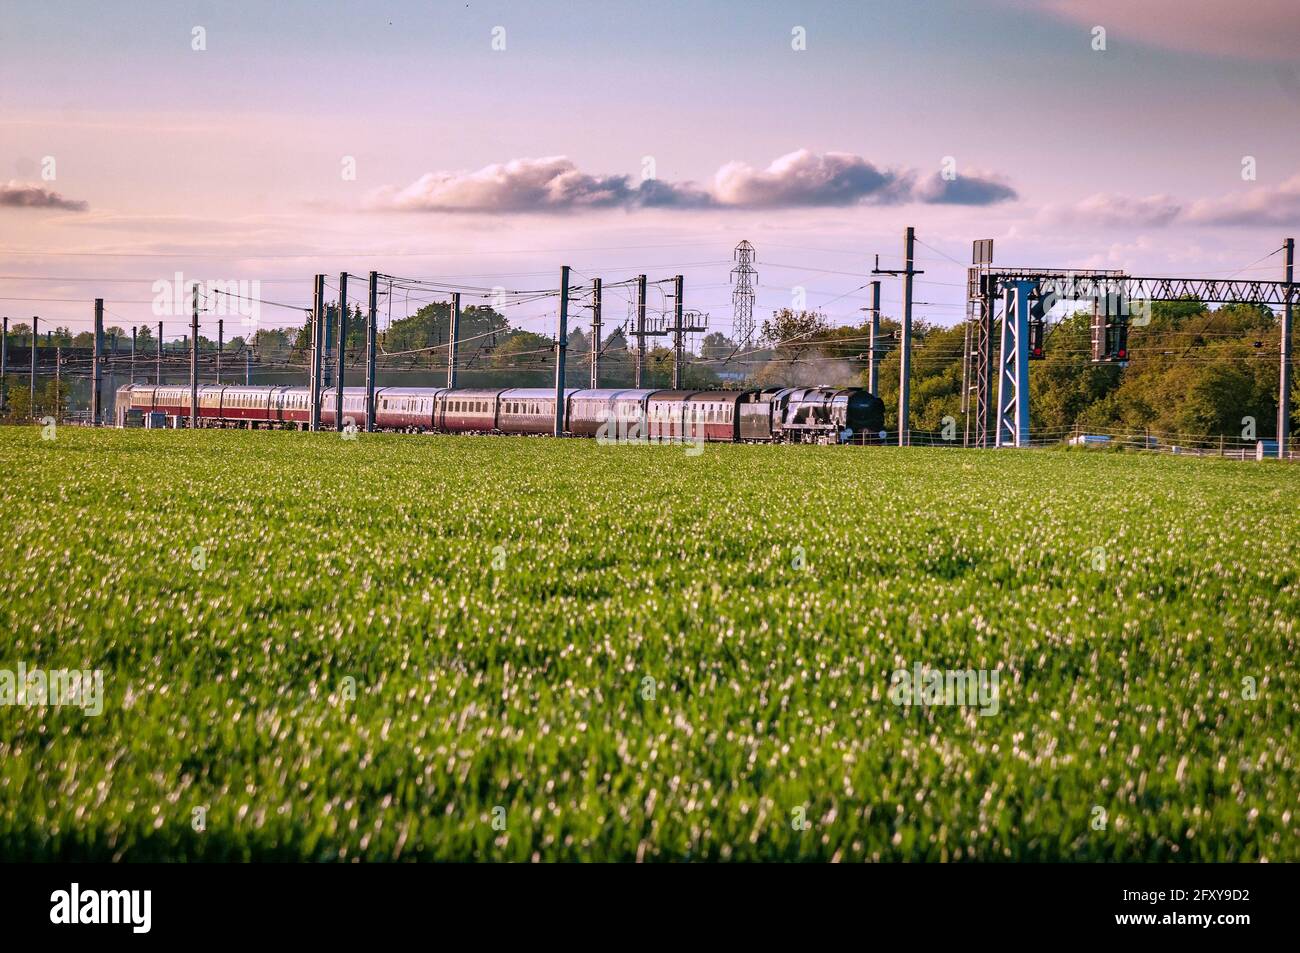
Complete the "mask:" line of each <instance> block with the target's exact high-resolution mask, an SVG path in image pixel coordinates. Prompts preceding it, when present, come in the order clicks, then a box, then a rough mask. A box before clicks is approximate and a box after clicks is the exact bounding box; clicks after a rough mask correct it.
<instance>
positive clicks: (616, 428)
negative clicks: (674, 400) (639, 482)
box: [566, 389, 654, 440]
mask: <svg viewBox="0 0 1300 953" xmlns="http://www.w3.org/2000/svg"><path fill="white" fill-rule="evenodd" d="M653 393H654V391H652V390H613V389H607V390H580V391H577V392H575V393H574V394H573V396H572V397H570V398H569V408H568V415H567V420H568V427H567V428H566V429H567V430H568V432H569V433H571V434H573V435H574V436H575V437H596V436H602V429H601V428H602V427H603V428H604V430H603V435H604V436H606V437H608V438H609V439H610V440H617V439H628V438H634V437H636V436H641V435H644V433H645V430H644V426H645V405H646V400H647V399H649V397H650V395H651V394H653Z"/></svg>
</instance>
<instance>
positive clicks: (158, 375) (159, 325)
mask: <svg viewBox="0 0 1300 953" xmlns="http://www.w3.org/2000/svg"><path fill="white" fill-rule="evenodd" d="M157 357H158V369H157V372H156V373H155V375H154V376H155V377H156V378H157V380H155V381H154V383H155V384H159V385H161V384H162V322H161V321H159V322H158V355H157Z"/></svg>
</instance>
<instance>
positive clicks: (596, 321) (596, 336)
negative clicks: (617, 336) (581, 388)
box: [591, 278, 600, 390]
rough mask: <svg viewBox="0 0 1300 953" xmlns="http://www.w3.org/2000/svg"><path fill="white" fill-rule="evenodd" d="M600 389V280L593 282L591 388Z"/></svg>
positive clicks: (594, 279)
mask: <svg viewBox="0 0 1300 953" xmlns="http://www.w3.org/2000/svg"><path fill="white" fill-rule="evenodd" d="M598 387H600V279H599V278H593V279H592V280H591V388H592V390H595V389H596V388H598Z"/></svg>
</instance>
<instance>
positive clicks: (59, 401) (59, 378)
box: [54, 344, 63, 421]
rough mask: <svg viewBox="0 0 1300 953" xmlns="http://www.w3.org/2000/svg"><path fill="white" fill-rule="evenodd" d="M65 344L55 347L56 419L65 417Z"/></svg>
mask: <svg viewBox="0 0 1300 953" xmlns="http://www.w3.org/2000/svg"><path fill="white" fill-rule="evenodd" d="M62 367H63V345H62V344H60V345H58V346H57V347H56V348H55V349H54V419H55V420H56V421H59V420H62V419H63V410H62V406H63V398H62V393H63V374H62V371H61V368H62Z"/></svg>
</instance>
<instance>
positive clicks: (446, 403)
mask: <svg viewBox="0 0 1300 953" xmlns="http://www.w3.org/2000/svg"><path fill="white" fill-rule="evenodd" d="M500 394H501V391H499V390H444V391H442V392H441V393H439V395H438V404H437V408H436V410H435V411H434V414H435V416H434V429H435V430H442V431H446V432H448V433H491V432H492V431H493V430H495V429H496V427H497V398H498V397H499V396H500ZM552 396H554V395H552Z"/></svg>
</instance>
